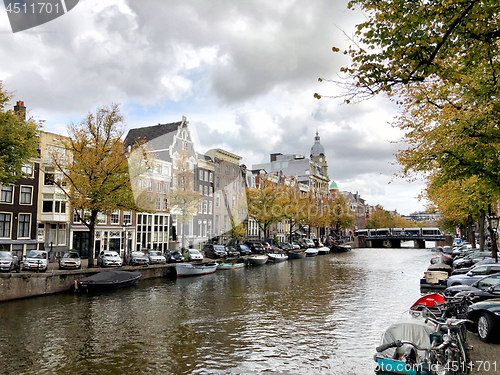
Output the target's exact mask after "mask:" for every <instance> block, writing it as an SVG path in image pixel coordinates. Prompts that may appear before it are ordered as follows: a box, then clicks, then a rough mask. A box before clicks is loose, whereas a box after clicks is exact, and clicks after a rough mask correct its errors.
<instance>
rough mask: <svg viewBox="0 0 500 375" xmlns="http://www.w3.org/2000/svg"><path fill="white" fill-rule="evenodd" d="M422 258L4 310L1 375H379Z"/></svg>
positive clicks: (319, 263)
mask: <svg viewBox="0 0 500 375" xmlns="http://www.w3.org/2000/svg"><path fill="white" fill-rule="evenodd" d="M431 257H432V253H431V251H430V250H428V249H410V248H403V249H354V250H353V251H352V252H350V253H343V254H330V255H320V256H317V257H314V258H306V259H297V260H290V261H287V262H284V263H280V264H268V265H264V266H260V267H254V268H242V269H235V270H228V271H217V272H216V273H215V274H211V275H205V276H200V277H194V278H185V279H178V280H167V279H155V280H149V281H148V280H144V281H141V282H140V283H139V284H138V285H137V286H135V287H132V288H128V289H122V290H117V291H114V292H110V293H106V294H104V293H103V294H97V295H86V294H83V295H78V294H72V293H68V294H60V295H52V296H46V297H39V298H33V299H27V300H21V301H13V302H7V303H1V304H0V319H1V329H0V372H1V373H2V374H260V373H271V374H343V375H345V374H353V375H364V374H370V375H373V374H374V368H375V362H374V361H373V354H374V351H375V350H374V348H375V347H376V346H377V345H378V343H379V339H380V336H381V334H382V331H383V330H384V329H385V328H387V326H389V325H390V324H391V323H392V322H394V321H396V320H398V319H399V318H400V317H401V315H402V313H403V312H404V311H405V310H407V309H408V308H409V307H410V306H411V305H412V304H413V302H415V301H416V300H417V299H418V297H419V296H420V289H419V280H420V278H421V277H422V275H423V272H424V271H425V270H426V269H427V266H428V264H429V260H430V258H431Z"/></svg>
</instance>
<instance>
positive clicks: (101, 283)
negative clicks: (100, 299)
mask: <svg viewBox="0 0 500 375" xmlns="http://www.w3.org/2000/svg"><path fill="white" fill-rule="evenodd" d="M141 276H142V274H141V273H140V272H137V271H135V272H134V271H101V272H98V273H96V274H94V275H92V276H88V277H84V278H83V279H79V280H75V291H88V292H96V291H103V290H111V289H118V288H124V287H127V286H131V285H134V284H136V283H137V282H138V281H139V279H140V277H141Z"/></svg>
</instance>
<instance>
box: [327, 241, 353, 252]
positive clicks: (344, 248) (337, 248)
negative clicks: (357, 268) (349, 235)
mask: <svg viewBox="0 0 500 375" xmlns="http://www.w3.org/2000/svg"><path fill="white" fill-rule="evenodd" d="M331 250H332V253H347V252H349V251H351V245H349V244H346V243H334V244H333V245H332V247H331Z"/></svg>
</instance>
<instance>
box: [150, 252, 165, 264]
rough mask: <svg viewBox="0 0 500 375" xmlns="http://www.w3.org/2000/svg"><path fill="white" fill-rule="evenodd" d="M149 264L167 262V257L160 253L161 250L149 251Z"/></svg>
mask: <svg viewBox="0 0 500 375" xmlns="http://www.w3.org/2000/svg"><path fill="white" fill-rule="evenodd" d="M148 257H149V264H165V263H167V258H165V256H164V255H163V254H162V253H161V251H156V250H153V251H150V252H149V254H148Z"/></svg>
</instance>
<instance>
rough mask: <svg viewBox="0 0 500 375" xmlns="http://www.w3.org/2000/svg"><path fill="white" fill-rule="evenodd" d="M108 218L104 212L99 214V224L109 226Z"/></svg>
mask: <svg viewBox="0 0 500 375" xmlns="http://www.w3.org/2000/svg"><path fill="white" fill-rule="evenodd" d="M107 222H108V217H107V216H106V215H105V214H103V213H102V212H98V213H97V224H107Z"/></svg>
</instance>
